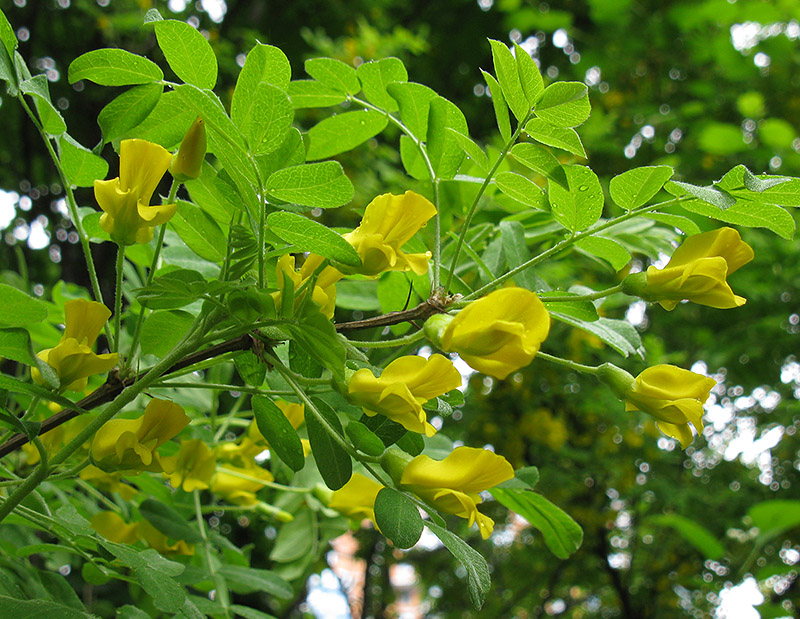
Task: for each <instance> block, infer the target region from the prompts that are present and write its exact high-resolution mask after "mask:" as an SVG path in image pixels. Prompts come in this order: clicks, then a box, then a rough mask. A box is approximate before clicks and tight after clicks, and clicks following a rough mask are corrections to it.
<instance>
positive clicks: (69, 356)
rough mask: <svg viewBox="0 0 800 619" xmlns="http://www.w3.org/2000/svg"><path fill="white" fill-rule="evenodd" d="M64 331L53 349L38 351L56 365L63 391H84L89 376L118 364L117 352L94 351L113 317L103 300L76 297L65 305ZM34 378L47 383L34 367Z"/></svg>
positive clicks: (44, 359)
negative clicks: (101, 333)
mask: <svg viewBox="0 0 800 619" xmlns="http://www.w3.org/2000/svg"><path fill="white" fill-rule="evenodd" d="M64 315H65V318H64V325H65V326H64V333H62V334H61V340H59V342H58V344H56V346H55V347H53V348H48V349H46V350H43V351H41V352H40V353H38V355H37V356H38V357H39V358H40V359H41V360H42V361H44V362H45V363H47V364H48V365H50V366H52V367H53V369H54V370H55V371H56V373H57V374H58V377H59V379H60V380H61V390H62V391H63V390H64V389H69V390H70V391H82V390H83V389H85V388H86V383H87V382H88V377H89V376H92V375H93V374H100V373H102V372H108V370H110V369H111V368H113V367H114V366H115V365H116V364H117V353H109V354H104V355H96V354H94V352H92V347H93V346H94V343H95V340H96V339H97V336H98V335H100V331H101V330H102V329H103V325H104V324H105V323H106V320H108V318H109V317H110V316H111V312H110V311H109V309H108V308H107V307H106V306H105V305H103V304H102V303H95V302H94V301H87V300H86V299H74V300H72V301H67V302H66V303H65V304H64ZM31 378H33V380H34V382H36V383H39V384H40V385H41V384H43V383H44V380H43V379H42V375H41V374H40V372H39V370H38V369H37V368H31Z"/></svg>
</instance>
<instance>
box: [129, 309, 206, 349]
mask: <svg viewBox="0 0 800 619" xmlns="http://www.w3.org/2000/svg"><path fill="white" fill-rule="evenodd" d="M193 322H194V316H193V315H192V314H190V313H189V312H182V311H177V310H176V311H160V312H152V313H151V314H150V315H149V316H148V317H147V318H146V319H145V321H144V324H143V325H142V335H141V345H142V352H143V353H145V354H147V355H156V356H157V357H163V356H164V355H166V354H167V353H168V352H169V351H170V350H172V348H173V347H174V346H175V345H176V344H177V343H178V342H180V341H181V338H182V337H183V335H184V334H185V333H186V332H187V331H188V330H189V327H190V326H191V324H192V323H193Z"/></svg>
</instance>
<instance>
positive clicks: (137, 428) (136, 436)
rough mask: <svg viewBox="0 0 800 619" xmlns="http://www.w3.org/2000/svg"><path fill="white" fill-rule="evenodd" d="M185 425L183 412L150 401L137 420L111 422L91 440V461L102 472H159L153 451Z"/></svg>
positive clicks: (187, 418) (157, 457)
mask: <svg viewBox="0 0 800 619" xmlns="http://www.w3.org/2000/svg"><path fill="white" fill-rule="evenodd" d="M188 424H189V417H188V416H187V415H186V413H185V412H184V411H183V408H182V407H181V406H179V405H178V404H175V403H173V402H168V401H167V400H151V401H150V403H149V404H148V405H147V408H146V409H145V411H144V415H142V416H141V417H139V418H137V419H112V420H111V421H108V422H106V423H105V424H103V426H102V427H101V428H100V429H99V430H98V431H97V433H96V434H95V435H94V439H92V448H91V452H90V453H91V458H92V461H93V463H94V465H95V466H97V467H98V468H100V469H102V470H104V471H117V470H125V471H128V470H130V471H151V472H160V471H162V470H163V466H162V464H161V460H160V458H159V455H158V452H157V451H156V450H157V449H158V447H159V446H161V445H163V444H164V443H166V442H167V441H168V440H169V439H171V438H172V437H173V436H175V435H176V434H178V432H180V431H181V430H183V428H185V427H186V426H187V425H188Z"/></svg>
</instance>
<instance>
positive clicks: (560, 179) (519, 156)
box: [510, 142, 568, 188]
mask: <svg viewBox="0 0 800 619" xmlns="http://www.w3.org/2000/svg"><path fill="white" fill-rule="evenodd" d="M510 152H511V156H513V157H514V159H516V160H517V161H519V162H520V163H521V164H522V165H524V166H525V167H527V168H530V169H531V170H533V171H534V172H538V173H539V174H541V175H542V176H544V177H545V178H547V179H548V180H551V181H553V182H556V183H558V184H559V185H561V186H562V187H564V188H567V187H568V184H567V175H566V174H565V173H564V169H563V168H562V167H561V164H560V163H559V161H558V159H556V157H555V155H553V153H551V152H550V151H549V150H546V149H544V148H542V147H541V146H538V145H537V144H531V143H530V142H521V143H519V144H514V146H512V147H511V151H510Z"/></svg>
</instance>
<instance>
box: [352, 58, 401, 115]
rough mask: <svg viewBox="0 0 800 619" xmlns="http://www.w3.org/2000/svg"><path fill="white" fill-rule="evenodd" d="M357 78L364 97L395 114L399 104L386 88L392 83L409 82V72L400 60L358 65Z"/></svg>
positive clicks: (394, 59)
mask: <svg viewBox="0 0 800 619" xmlns="http://www.w3.org/2000/svg"><path fill="white" fill-rule="evenodd" d="M356 76H357V77H358V79H359V81H360V82H361V89H362V90H363V91H364V97H365V98H366V99H367V101H369V102H370V103H372V104H373V105H376V106H378V107H379V108H381V109H382V110H386V111H388V112H394V111H396V110H397V109H398V106H397V102H396V101H395V100H394V99H393V98H392V97H391V96H390V95H389V93H388V92H387V90H386V87H387V86H388V85H389V84H391V83H392V82H407V81H408V72H407V71H406V67H405V65H404V64H403V61H402V60H400V59H399V58H391V57H390V58H383V59H382V60H377V61H375V60H372V61H370V62H364V63H362V64H360V65H358V68H357V69H356Z"/></svg>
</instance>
